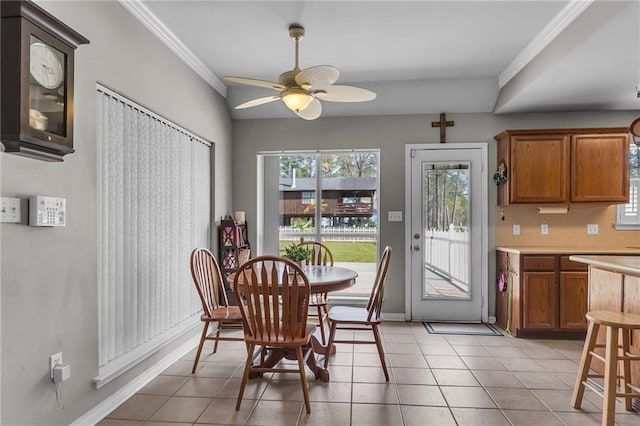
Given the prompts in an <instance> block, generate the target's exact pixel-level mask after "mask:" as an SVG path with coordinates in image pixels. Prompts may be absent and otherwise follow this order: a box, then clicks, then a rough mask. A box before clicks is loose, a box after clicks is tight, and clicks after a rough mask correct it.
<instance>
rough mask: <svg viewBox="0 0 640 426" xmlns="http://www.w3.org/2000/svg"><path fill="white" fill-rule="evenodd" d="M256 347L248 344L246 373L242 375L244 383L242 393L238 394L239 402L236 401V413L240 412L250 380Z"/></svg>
mask: <svg viewBox="0 0 640 426" xmlns="http://www.w3.org/2000/svg"><path fill="white" fill-rule="evenodd" d="M255 347H256V345H255V344H253V343H247V362H246V363H245V364H244V372H243V373H242V383H240V391H239V392H238V400H237V401H236V411H239V410H240V404H242V396H243V395H244V387H245V386H246V385H247V380H249V370H250V369H251V363H252V362H253V351H254V350H255Z"/></svg>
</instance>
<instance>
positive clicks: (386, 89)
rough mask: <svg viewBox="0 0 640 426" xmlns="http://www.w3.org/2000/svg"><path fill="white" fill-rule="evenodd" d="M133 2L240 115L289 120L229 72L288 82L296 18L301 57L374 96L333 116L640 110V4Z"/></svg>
mask: <svg viewBox="0 0 640 426" xmlns="http://www.w3.org/2000/svg"><path fill="white" fill-rule="evenodd" d="M121 1H123V5H125V6H126V7H127V8H128V9H129V10H130V11H131V12H132V13H133V14H134V15H135V16H137V17H138V18H139V19H140V20H141V21H143V22H144V23H145V24H146V25H147V26H149V27H150V28H151V29H152V30H153V31H154V32H155V33H156V34H157V35H158V36H159V37H160V38H161V39H163V40H164V41H165V43H167V44H168V45H169V46H170V47H171V48H172V49H174V51H176V53H178V55H179V56H181V57H183V59H185V61H186V62H187V63H188V64H189V65H191V66H192V67H193V68H194V70H196V72H198V73H199V74H200V75H201V76H203V77H204V78H205V79H207V81H209V82H210V84H211V85H212V86H214V87H215V88H216V89H217V90H218V91H219V92H221V93H222V94H224V95H226V98H227V102H228V105H229V107H230V110H231V111H232V116H233V117H234V118H238V119H243V118H276V117H292V116H294V115H293V113H291V112H290V111H288V110H287V109H286V107H285V106H284V105H283V104H282V103H281V102H273V103H270V104H266V105H261V106H257V107H253V108H249V109H245V110H235V109H233V107H234V106H235V105H238V104H240V103H242V102H244V101H246V100H249V99H253V98H257V97H262V96H268V95H271V94H276V92H273V91H271V90H269V89H264V88H259V87H250V86H242V85H236V84H230V83H228V82H225V81H223V80H222V77H223V76H227V75H231V76H240V77H249V78H256V79H264V80H269V81H277V79H278V75H279V74H280V73H282V72H283V71H286V70H289V69H292V68H293V65H294V44H293V42H292V41H291V39H290V38H289V35H288V27H289V24H291V23H294V22H295V23H299V24H302V25H303V26H304V27H305V28H306V31H307V34H306V36H305V38H304V39H303V40H302V41H301V44H300V68H306V67H309V66H314V65H333V66H335V67H337V68H338V69H339V70H340V72H341V74H340V78H339V79H338V82H337V84H350V85H355V86H359V87H364V88H367V89H370V90H373V91H374V92H376V93H377V94H378V97H377V98H376V99H375V100H374V101H372V102H364V103H349V104H338V103H330V102H323V114H322V115H323V116H350V115H390V114H427V113H438V112H443V111H444V112H448V113H464V112H494V113H514V112H539V111H581V110H602V109H606V110H637V109H640V100H639V99H637V97H636V93H635V86H636V85H637V84H638V83H639V82H640V30H639V28H640V8H639V7H638V3H637V2H636V1H600V0H598V1H587V0H579V1H550V0H546V1H527V0H512V1H506V0H502V1H486V0H474V1H451V0H449V1H415V0H414V1H355V0H354V1H330V0H316V1H244V0H235V1H177V0H176V1H166V0H165V1H150V0H134V1H127V0H121Z"/></svg>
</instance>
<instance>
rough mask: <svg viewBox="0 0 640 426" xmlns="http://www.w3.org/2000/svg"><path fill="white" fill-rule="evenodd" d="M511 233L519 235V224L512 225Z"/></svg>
mask: <svg viewBox="0 0 640 426" xmlns="http://www.w3.org/2000/svg"><path fill="white" fill-rule="evenodd" d="M513 235H520V225H513Z"/></svg>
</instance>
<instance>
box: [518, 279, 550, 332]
mask: <svg viewBox="0 0 640 426" xmlns="http://www.w3.org/2000/svg"><path fill="white" fill-rule="evenodd" d="M522 275H523V277H522V278H523V283H522V290H523V293H524V294H523V299H522V310H523V327H524V328H525V329H554V328H557V323H558V320H557V318H558V300H557V294H558V292H557V288H556V274H555V272H524V273H523V274H522Z"/></svg>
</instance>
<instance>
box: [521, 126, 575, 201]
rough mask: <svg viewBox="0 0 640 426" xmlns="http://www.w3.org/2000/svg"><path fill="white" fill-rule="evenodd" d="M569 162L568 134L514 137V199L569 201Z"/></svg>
mask: <svg viewBox="0 0 640 426" xmlns="http://www.w3.org/2000/svg"><path fill="white" fill-rule="evenodd" d="M568 164H569V142H568V137H567V136H566V135H537V136H513V137H511V170H510V171H509V173H510V175H511V177H510V179H511V182H510V187H509V192H510V193H509V198H510V202H512V203H561V202H567V200H568V192H569V189H568V188H569V165H568Z"/></svg>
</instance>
